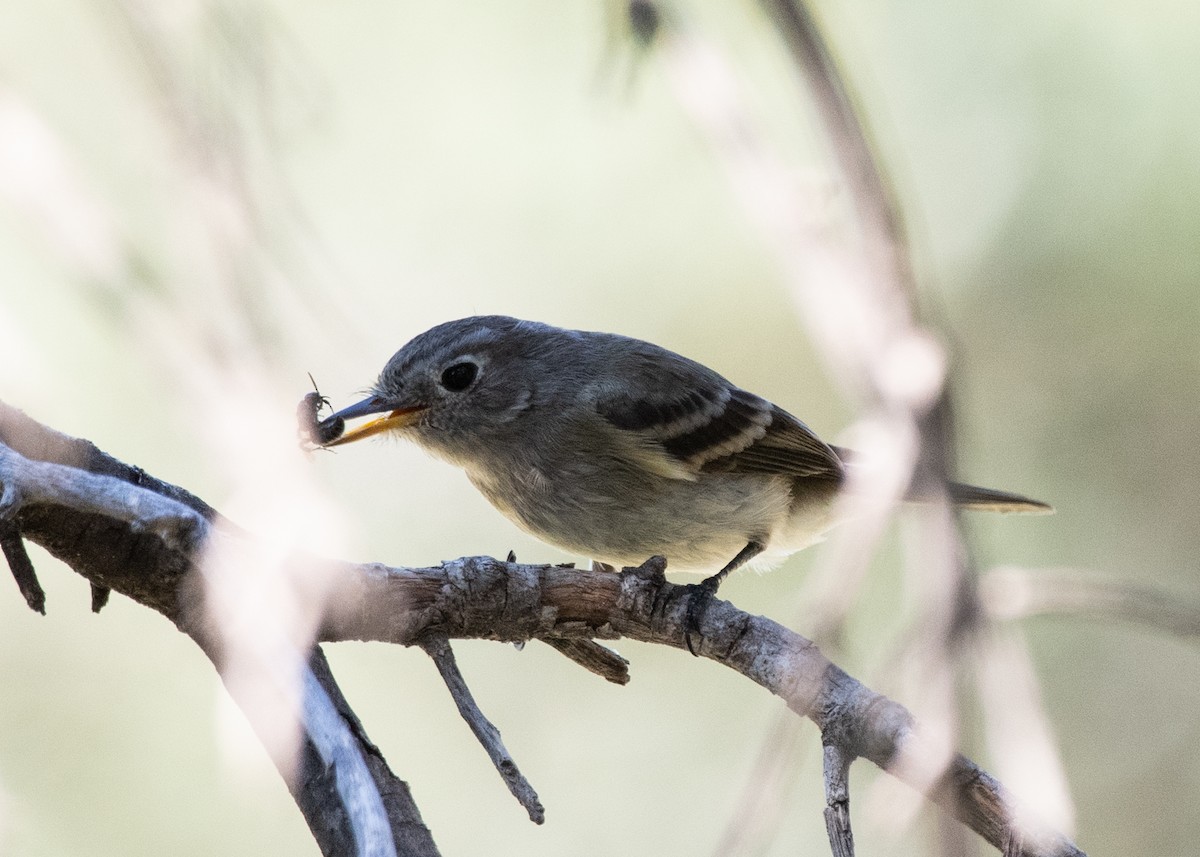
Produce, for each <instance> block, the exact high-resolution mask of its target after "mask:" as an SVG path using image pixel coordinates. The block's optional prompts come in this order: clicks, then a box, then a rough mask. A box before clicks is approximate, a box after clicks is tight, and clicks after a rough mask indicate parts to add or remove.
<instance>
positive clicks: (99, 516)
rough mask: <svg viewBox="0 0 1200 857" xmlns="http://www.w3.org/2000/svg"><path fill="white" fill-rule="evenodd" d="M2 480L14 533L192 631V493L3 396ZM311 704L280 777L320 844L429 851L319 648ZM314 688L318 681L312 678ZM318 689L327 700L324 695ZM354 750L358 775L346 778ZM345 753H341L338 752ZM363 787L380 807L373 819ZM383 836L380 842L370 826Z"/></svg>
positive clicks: (381, 856) (197, 521) (201, 531)
mask: <svg viewBox="0 0 1200 857" xmlns="http://www.w3.org/2000/svg"><path fill="white" fill-rule="evenodd" d="M0 483H3V497H4V514H5V515H6V516H7V517H8V520H9V522H10V523H11V524H12V526H13V527H14V528H15V529H16V530H17V532H19V534H20V536H21V537H23V538H27V539H30V540H31V541H34V542H36V543H37V544H40V545H42V546H43V547H44V548H46V549H47V550H48V551H49V552H50V553H51V554H53V555H54V556H56V557H58V558H59V559H61V560H63V561H64V562H65V563H67V564H68V565H69V566H71V568H73V569H74V570H75V571H76V572H78V573H79V574H81V575H83V576H84V577H85V578H86V579H87V580H88V581H89V583H90V584H91V585H92V587H93V593H95V592H96V590H97V589H101V590H107V589H113V590H116V591H117V592H119V593H121V594H123V595H126V596H128V597H129V598H132V599H133V600H135V601H138V602H139V603H142V604H144V605H146V606H148V607H151V608H153V609H154V610H157V611H158V612H160V613H162V614H163V615H164V616H166V617H167V618H168V619H170V620H171V621H173V622H175V623H176V625H178V626H179V627H180V629H181V630H185V631H187V632H189V633H190V634H191V635H192V636H193V639H196V640H197V642H198V643H201V647H202V648H204V649H205V651H206V653H207V654H210V656H211V655H212V652H211V650H210V649H211V647H210V646H209V645H208V644H207V643H205V642H204V635H203V634H202V633H200V631H199V628H198V627H193V626H192V621H191V619H190V617H189V611H188V610H187V609H186V607H187V603H186V601H187V598H186V593H187V592H188V591H189V587H188V586H187V585H185V583H186V581H188V579H189V576H190V575H191V574H192V572H193V571H194V560H195V556H196V553H197V551H198V549H199V548H200V546H201V544H202V542H203V540H204V538H205V536H206V535H207V533H208V531H209V529H210V524H209V522H210V521H214V520H216V519H217V515H216V512H215V511H214V510H213V509H212V508H211V507H210V506H208V504H206V503H204V502H203V501H202V500H200V499H199V498H197V497H195V496H194V495H192V494H190V493H188V492H187V491H184V490H183V489H181V488H178V487H176V486H173V485H169V484H167V483H164V482H162V481H160V480H158V479H155V478H153V477H151V476H148V475H147V474H146V473H144V472H143V471H142V470H140V469H139V468H136V467H131V466H129V465H126V464H123V463H122V462H120V461H117V460H116V459H114V458H112V457H110V456H108V455H106V454H104V453H102V452H100V451H99V450H98V449H96V447H95V446H93V445H92V444H90V443H88V442H86V441H81V440H77V439H75V438H70V437H67V436H65V435H62V434H59V433H58V432H55V431H53V430H51V429H48V428H46V427H45V426H42V425H41V424H40V423H37V422H36V421H34V420H31V419H29V418H28V417H27V416H25V415H24V414H23V413H21V412H20V411H18V410H16V409H15V408H12V407H10V406H8V405H5V404H4V403H2V402H0ZM309 671H310V673H311V679H310V681H311V683H310V684H306V689H308V690H310V691H311V692H310V693H306V694H305V698H306V700H307V701H308V702H309V703H310V707H309V708H308V709H307V711H308V712H309V713H315V712H318V711H324V712H326V713H328V712H330V711H331V710H332V711H333V712H334V713H335V714H336V716H335V717H324V718H322V720H321V721H320V723H321V726H320V729H319V731H318V729H317V724H316V723H308V722H306V723H305V724H304V726H305V732H304V734H303V736H302V744H301V748H300V753H299V760H298V763H297V766H296V775H295V777H294V779H292V780H289V782H288V785H289V788H290V789H291V790H292V794H293V796H294V798H295V800H296V803H297V806H298V807H299V808H300V811H301V813H302V814H303V815H304V818H305V820H306V821H307V822H308V825H309V828H310V830H312V832H313V836H314V837H315V838H316V841H317V844H318V846H319V847H320V848H321V852H322V853H323V854H325V855H349V854H355V855H368V854H370V855H372V857H375V855H378V857H385V855H388V854H400V855H405V857H410V855H411V857H435V856H436V855H437V853H438V851H437V848H436V846H435V845H434V843H433V839H432V837H431V836H430V834H429V831H428V829H427V828H426V827H425V826H424V824H423V822H422V821H421V816H420V813H419V812H418V810H417V807H416V805H415V804H414V803H413V801H412V797H411V794H410V793H409V790H408V786H407V784H405V783H404V782H402V781H400V780H399V779H397V778H396V776H395V775H394V774H393V773H392V772H391V770H390V769H389V768H388V766H387V763H386V762H385V761H384V760H383V758H382V756H380V754H379V751H378V749H377V748H376V747H375V746H374V744H372V743H371V742H370V740H369V739H368V738H367V736H366V733H365V732H364V731H363V729H362V725H361V723H359V721H358V719H357V717H355V716H354V713H353V711H351V710H350V707H349V705H348V704H347V703H346V700H345V698H344V697H343V696H342V693H341V691H340V689H339V688H338V686H337V683H336V682H335V681H334V679H333V676H332V674H331V673H330V672H329V669H328V666H327V665H326V664H325V661H324V657H323V656H322V655H321V653H320V651H319V650H317V651H316V653H315V654H314V655H313V657H312V659H311V660H310V663H309ZM318 688H319V689H320V691H321V692H320V693H317V692H316V691H317V689H318ZM321 697H324V699H325V700H327V701H328V703H326V702H324V701H323V700H322V699H321ZM347 753H349V754H351V755H353V756H355V757H357V758H358V759H359V760H361V763H360V764H359V765H358V770H359V771H365V772H366V773H367V777H366V778H365V780H364V778H362V777H359V778H357V779H353V778H352V779H349V780H348V779H347V776H348V775H349V774H348V772H349V771H351V770H352V769H353V768H354V767H355V766H352V765H350V764H349V762H347V761H345V759H346V758H348V757H347V756H346V755H345V754H347ZM339 759H342V761H337V760H339ZM364 788H365V789H366V791H368V792H370V793H372V794H374V795H375V797H374V798H373V800H374V801H375V805H376V806H378V807H381V808H382V810H383V812H384V813H385V817H383V818H382V819H377V821H378V824H374V825H373V824H372V821H371V820H372V818H374V817H375V816H372V814H371V813H370V812H369V811H366V810H364V807H369V806H370V805H371V803H372V799H370V798H362V797H361V796H362V794H363V790H364ZM380 825H381V826H382V828H383V829H385V830H388V831H389V833H390V837H391V840H392V841H391V842H390V843H389V844H388V846H387V847H381V846H380V844H379V837H378V835H377V833H378V829H379V826H380Z"/></svg>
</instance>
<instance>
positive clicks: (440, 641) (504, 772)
mask: <svg viewBox="0 0 1200 857" xmlns="http://www.w3.org/2000/svg"><path fill="white" fill-rule="evenodd" d="M421 648H422V649H424V650H425V653H426V654H428V655H429V657H430V658H432V659H433V662H434V664H436V665H437V668H438V672H439V673H441V675H442V681H444V682H445V683H446V689H447V690H449V691H450V697H451V698H452V699H453V700H454V704H455V705H456V706H458V713H459V714H461V715H462V718H463V720H465V721H467V725H468V726H470V727H471V732H473V733H474V735H475V737H476V738H477V739H479V743H480V744H482V745H483V749H484V750H486V751H487V754H488V758H490V759H491V760H492V764H493V765H495V766H496V771H497V772H498V773H499V774H500V778H501V779H502V780H504V784H505V785H506V786H508V790H509V791H510V792H512V794H513V797H515V798H516V799H517V801H518V802H519V803H520V804H521V806H523V807H525V811H526V812H528V813H529V820H530V821H532V822H533V823H534V824H542V823H543V822H545V820H546V810H545V807H543V806H542V803H541V801H540V800H538V796H537V792H535V791H534V790H533V786H532V785H530V784H529V780H527V779H525V775H524V774H522V773H521V771H520V769H519V768H517V763H516V762H514V761H513V757H512V754H510V753H509V752H508V749H507V748H506V747H505V746H504V742H503V741H502V740H500V730H499V729H497V728H496V727H495V725H494V724H493V723H492V722H491V721H490V720H488V719H487V717H486V716H484V713H483V712H482V711H481V710H480V709H479V705H478V704H477V703H476V702H475V697H474V696H472V694H471V689H470V688H469V687H467V682H466V681H465V680H464V679H463V676H462V673H461V672H460V671H459V669H458V662H457V661H456V660H455V659H454V650H453V649H452V648H450V641H449V640H447V639H446V638H445V637H443V636H441V635H435V636H432V637H429V638H427V639H425V640H422V641H421Z"/></svg>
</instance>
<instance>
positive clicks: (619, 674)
mask: <svg viewBox="0 0 1200 857" xmlns="http://www.w3.org/2000/svg"><path fill="white" fill-rule="evenodd" d="M542 642H543V643H545V644H546V645H547V646H549V647H550V648H552V649H554V650H555V651H556V652H558V653H559V654H562V655H565V656H566V657H568V658H570V659H571V660H573V661H574V662H575V663H577V664H579V665H580V666H581V667H583V668H584V669H585V670H587V671H588V672H593V673H595V674H596V675H598V676H600V678H602V679H604V680H605V681H611V682H612V683H613V684H629V661H627V660H625V659H624V658H623V657H621V656H620V655H618V654H617V653H616V652H614V651H613V650H612V649H607V648H605V647H604V646H602V645H600V644H599V643H597V642H596V641H595V640H582V639H579V640H561V639H555V638H553V637H551V638H548V639H545V640H543V641H542Z"/></svg>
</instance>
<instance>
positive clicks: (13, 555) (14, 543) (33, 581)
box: [0, 521, 46, 616]
mask: <svg viewBox="0 0 1200 857" xmlns="http://www.w3.org/2000/svg"><path fill="white" fill-rule="evenodd" d="M0 547H3V549H4V558H5V559H6V560H8V568H9V570H10V571H11V572H12V576H13V579H14V580H15V581H16V582H17V588H18V589H20V590H21V595H22V597H24V599H25V603H26V604H28V605H29V609H30V610H33V611H34V612H35V613H41V614H42V615H43V616H45V615H46V592H45V590H43V589H42V584H41V583H39V582H38V579H37V571H36V569H34V567H33V560H31V559H30V558H29V552H28V551H26V550H25V540H24V539H22V538H21V531H20V530H19V529H17V527H15V526H14V525H13V524H12V522H10V521H0Z"/></svg>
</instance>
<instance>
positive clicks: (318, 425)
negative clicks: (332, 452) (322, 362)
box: [296, 373, 346, 450]
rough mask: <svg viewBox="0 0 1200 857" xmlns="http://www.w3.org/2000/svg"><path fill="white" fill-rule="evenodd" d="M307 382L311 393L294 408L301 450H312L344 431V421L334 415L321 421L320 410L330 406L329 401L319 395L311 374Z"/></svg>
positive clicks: (319, 392)
mask: <svg viewBox="0 0 1200 857" xmlns="http://www.w3.org/2000/svg"><path fill="white" fill-rule="evenodd" d="M308 380H309V381H312V385H313V391H312V392H311V393H306V394H305V395H304V398H303V399H301V400H300V404H298V405H297V406H296V423H297V434H298V435H299V438H300V446H301V448H303V449H305V450H312V449H317V448H319V447H323V446H324V445H325V444H327V443H330V442H331V441H334V440H337V439H338V438H339V437H341V436H342V434H343V432H345V431H346V421H345V420H344V419H342V418H341V417H339V416H336V415H334V416H330V417H326V418H325V419H323V420H322V419H321V410H322V409H323V408H328V407H332V406H331V405H330V404H329V399H328V398H326V397H325V396H322V395H321V391H320V389H318V387H317V382H316V381H315V380H313V376H312V374H311V373H310V374H309V376H308Z"/></svg>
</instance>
